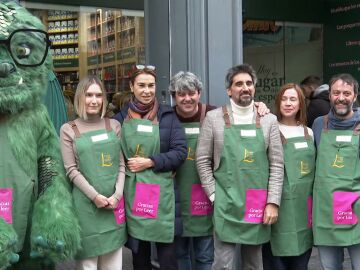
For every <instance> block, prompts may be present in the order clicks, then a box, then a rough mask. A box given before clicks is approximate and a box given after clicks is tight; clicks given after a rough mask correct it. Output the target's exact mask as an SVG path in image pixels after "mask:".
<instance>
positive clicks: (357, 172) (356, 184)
mask: <svg viewBox="0 0 360 270" xmlns="http://www.w3.org/2000/svg"><path fill="white" fill-rule="evenodd" d="M327 123H328V117H327V116H325V117H324V129H323V130H322V132H321V141H320V145H319V148H318V154H317V160H316V177H315V184H314V207H313V213H314V217H313V222H314V226H313V231H314V243H315V245H323V246H350V245H355V244H359V243H360V225H359V224H358V222H359V221H358V218H359V217H360V201H359V200H358V199H359V196H360V162H359V128H360V125H358V126H357V127H356V128H355V129H354V130H333V129H328V128H327V127H328V126H327Z"/></svg>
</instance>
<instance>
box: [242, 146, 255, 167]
mask: <svg viewBox="0 0 360 270" xmlns="http://www.w3.org/2000/svg"><path fill="white" fill-rule="evenodd" d="M254 161H255V159H254V152H252V151H248V150H247V149H246V148H245V151H244V158H243V162H246V163H253V162H254Z"/></svg>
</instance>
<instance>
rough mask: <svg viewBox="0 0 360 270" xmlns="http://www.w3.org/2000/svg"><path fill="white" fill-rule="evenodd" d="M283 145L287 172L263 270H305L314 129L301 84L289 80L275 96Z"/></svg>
mask: <svg viewBox="0 0 360 270" xmlns="http://www.w3.org/2000/svg"><path fill="white" fill-rule="evenodd" d="M275 109H276V116H277V118H278V122H279V129H280V133H281V134H280V135H281V139H282V143H283V147H284V164H285V176H284V185H283V192H282V199H281V206H280V209H279V218H278V221H277V223H275V224H273V225H272V228H271V240H270V243H268V244H265V245H264V246H263V264H264V270H306V269H307V265H308V262H309V259H310V256H311V250H312V245H313V236H312V229H311V226H312V221H311V210H312V188H313V181H314V171H315V147H314V140H313V132H312V130H311V129H310V128H307V127H306V104H305V97H304V95H303V93H302V91H301V88H300V87H299V86H298V85H297V84H293V83H289V84H286V85H284V86H282V87H281V88H280V91H279V92H278V94H277V96H276V99H275Z"/></svg>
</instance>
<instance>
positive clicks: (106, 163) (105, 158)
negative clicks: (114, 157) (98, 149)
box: [101, 153, 113, 167]
mask: <svg viewBox="0 0 360 270" xmlns="http://www.w3.org/2000/svg"><path fill="white" fill-rule="evenodd" d="M112 165H113V164H112V161H111V155H110V154H104V153H101V166H102V167H111V166H112Z"/></svg>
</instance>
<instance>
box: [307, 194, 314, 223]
mask: <svg viewBox="0 0 360 270" xmlns="http://www.w3.org/2000/svg"><path fill="white" fill-rule="evenodd" d="M312 206H313V199H312V196H309V197H308V200H307V214H308V222H307V226H308V228H311V227H312Z"/></svg>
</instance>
